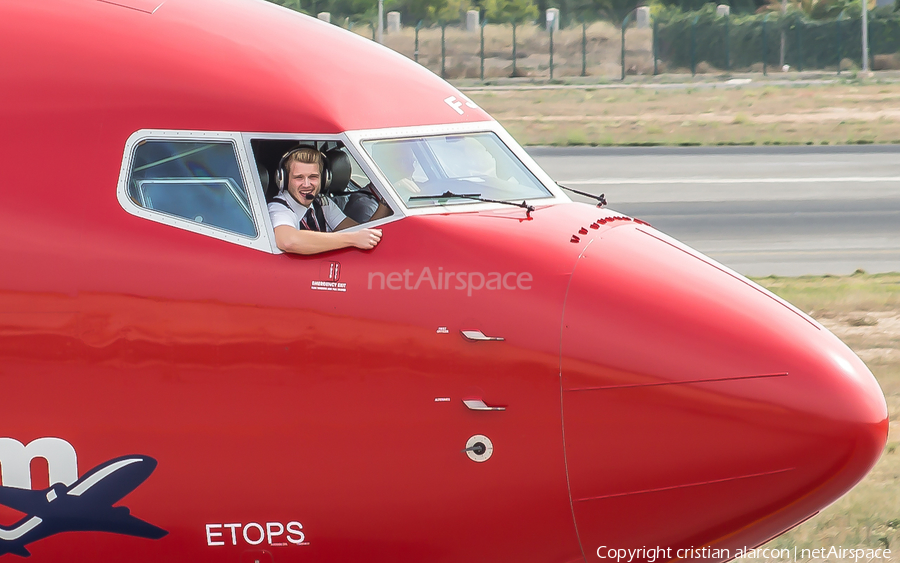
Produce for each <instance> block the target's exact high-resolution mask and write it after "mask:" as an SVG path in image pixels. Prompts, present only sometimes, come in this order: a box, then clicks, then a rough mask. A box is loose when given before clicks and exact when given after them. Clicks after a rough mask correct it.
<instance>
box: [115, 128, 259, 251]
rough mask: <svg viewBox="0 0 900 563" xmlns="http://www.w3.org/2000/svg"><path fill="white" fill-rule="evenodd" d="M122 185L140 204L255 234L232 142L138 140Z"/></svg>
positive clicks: (150, 208) (190, 219) (224, 227)
mask: <svg viewBox="0 0 900 563" xmlns="http://www.w3.org/2000/svg"><path fill="white" fill-rule="evenodd" d="M127 189H128V195H129V197H130V199H131V200H132V201H133V202H134V203H135V204H137V205H139V206H140V207H143V208H145V209H148V210H151V211H156V212H159V213H162V214H165V215H170V216H174V217H177V218H180V219H185V220H187V221H190V222H192V223H197V224H201V225H205V226H209V227H215V228H217V229H222V230H225V231H228V232H231V233H235V234H238V235H243V236H246V237H254V238H255V237H256V236H257V235H258V229H257V226H256V223H255V222H254V219H253V212H252V211H251V208H250V203H249V196H248V194H247V188H246V186H245V184H244V180H243V178H242V175H241V173H240V166H239V165H238V161H237V156H236V152H235V146H234V145H233V144H232V143H231V142H228V141H172V140H146V141H143V142H141V143H139V144H138V146H137V147H136V148H135V151H134V157H133V159H132V167H131V174H130V177H129V182H128V188H127Z"/></svg>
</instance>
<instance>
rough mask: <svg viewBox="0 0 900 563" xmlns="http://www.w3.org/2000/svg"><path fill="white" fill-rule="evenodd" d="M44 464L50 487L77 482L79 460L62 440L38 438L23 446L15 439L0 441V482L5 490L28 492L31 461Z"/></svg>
mask: <svg viewBox="0 0 900 563" xmlns="http://www.w3.org/2000/svg"><path fill="white" fill-rule="evenodd" d="M36 457H40V458H43V459H45V460H47V470H48V471H49V473H50V475H49V476H50V484H51V485H52V484H54V483H62V484H64V485H71V484H72V483H74V482H75V481H77V480H78V457H77V456H76V455H75V448H73V447H72V444H70V443H69V442H66V441H65V440H63V439H62V438H53V437H47V438H38V439H37V440H33V441H31V442H29V443H28V445H27V446H26V445H24V444H23V443H22V442H20V441H18V440H16V439H15V438H0V479H2V485H3V486H4V487H15V488H16V489H30V488H31V460H33V459H34V458H36Z"/></svg>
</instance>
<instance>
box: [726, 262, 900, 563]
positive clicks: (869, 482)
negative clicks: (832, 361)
mask: <svg viewBox="0 0 900 563" xmlns="http://www.w3.org/2000/svg"><path fill="white" fill-rule="evenodd" d="M755 281H757V282H758V283H760V284H761V285H763V286H765V287H767V288H769V289H770V290H772V291H773V292H775V293H777V294H779V295H780V296H782V297H784V298H785V299H787V300H788V301H791V302H793V303H794V304H795V305H797V306H798V307H800V308H802V309H804V310H805V311H807V312H810V313H812V315H813V316H814V317H815V318H816V319H817V320H818V321H819V322H821V323H822V324H823V325H825V327H827V328H828V329H829V330H831V331H832V332H834V333H835V334H836V335H837V336H838V337H840V338H841V339H842V340H843V341H844V342H846V343H847V344H848V345H849V346H850V347H851V348H852V349H853V350H854V351H855V352H856V353H857V354H858V355H859V356H860V357H861V358H862V359H863V360H864V361H865V362H866V364H867V365H868V366H869V369H871V370H872V372H873V373H874V374H875V377H876V379H878V382H879V383H880V384H881V388H882V389H883V390H884V394H885V396H886V398H887V404H888V412H889V413H890V419H891V421H892V422H891V435H890V436H889V438H888V444H887V447H886V448H885V450H884V453H883V454H882V457H881V460H880V461H879V462H878V464H877V465H876V466H875V468H874V469H873V470H872V472H871V473H870V474H869V475H868V476H867V477H866V478H865V479H864V480H863V481H862V482H861V483H860V484H859V485H857V486H856V488H854V489H853V490H852V491H850V492H849V493H848V494H847V495H845V496H844V497H843V498H841V499H840V500H838V501H837V502H836V503H834V504H833V505H831V506H830V507H828V508H827V509H825V510H823V511H822V512H821V513H820V514H819V515H817V516H816V517H814V518H812V519H811V520H809V521H807V522H805V523H804V524H802V525H800V526H798V527H797V528H795V529H794V530H792V531H790V532H788V533H787V534H784V535H783V536H781V537H779V538H776V539H775V540H773V541H772V542H770V543H769V544H768V545H767V547H770V548H772V547H776V548H788V549H789V550H791V551H793V549H794V547H795V546H796V547H797V549H798V553H799V550H801V549H817V548H825V549H828V548H830V547H831V546H835V547H839V546H843V547H845V548H851V547H862V548H872V549H877V548H886V547H889V548H890V549H891V550H892V555H891V558H890V559H875V560H874V561H875V562H877V563H881V562H883V561H900V451H898V444H900V435H898V434H897V433H898V431H900V423H898V420H900V419H898V416H900V274H886V275H865V274H856V275H853V276H843V277H831V276H826V277H824V278H822V277H801V278H777V277H769V278H763V279H757V280H755ZM798 560H802V561H825V560H828V561H853V559H835V558H833V557H832V558H830V559H824V558H818V559H816V558H809V557H807V558H803V559H801V558H798ZM738 561H744V562H751V561H756V562H757V563H760V562H762V561H763V559H761V558H757V559H751V558H745V559H740V560H738ZM770 561H783V562H786V561H788V559H770ZM865 561H867V560H866V559H860V562H865Z"/></svg>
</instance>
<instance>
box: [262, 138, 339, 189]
mask: <svg viewBox="0 0 900 563" xmlns="http://www.w3.org/2000/svg"><path fill="white" fill-rule="evenodd" d="M302 149H312V150H314V151H316V152H318V153H319V158H320V159H322V170H321V171H320V172H321V174H322V181H321V187H320V188H319V194H323V193H325V190H326V189H328V186H330V185H331V166H329V163H328V158H327V157H326V156H325V153H323V152H322V151H320V150H319V149H317V148H316V147H311V146H309V145H300V146H299V147H294V148H292V149H291V150H289V151H288V152H286V153H284V156H282V157H281V160H280V161H279V162H278V170H276V171H275V187H276V188H278V191H283V190H284V189H285V188H287V181H288V176H289V174H290V173H289V172H288V171H287V169H285V167H284V165H285V163H286V162H287V160H288V159H289V158H290V157H291V155H292V154H294V153H295V152H297V151H299V150H302Z"/></svg>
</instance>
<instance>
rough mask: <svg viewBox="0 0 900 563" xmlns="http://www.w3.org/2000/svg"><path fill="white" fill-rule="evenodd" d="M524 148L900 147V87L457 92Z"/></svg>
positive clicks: (837, 85)
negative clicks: (721, 145) (877, 145)
mask: <svg viewBox="0 0 900 563" xmlns="http://www.w3.org/2000/svg"><path fill="white" fill-rule="evenodd" d="M464 91H465V92H466V95H468V96H469V97H471V98H472V99H473V100H474V101H475V102H476V103H478V104H480V105H481V106H482V107H483V108H484V109H486V110H487V111H488V112H489V113H490V114H491V115H493V116H494V117H495V118H496V119H497V120H498V121H499V122H500V123H502V124H503V126H504V127H506V129H507V130H509V132H510V133H512V135H513V136H514V137H515V138H516V139H517V140H518V141H519V142H520V143H522V144H526V145H647V144H660V145H716V144H757V145H761V144H848V143H849V144H855V143H897V142H900V85H897V84H890V83H860V82H856V81H849V82H844V83H835V84H817V85H806V86H803V85H795V86H790V87H785V86H774V85H768V86H766V85H761V86H753V85H748V86H742V87H730V88H710V87H700V86H694V87H686V88H654V87H653V85H652V84H644V85H643V86H642V87H640V88H625V89H607V88H602V87H600V86H598V87H594V88H591V87H579V88H555V89H509V90H505V89H504V90H498V89H475V88H471V89H470V88H467V89H465V90H464Z"/></svg>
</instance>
